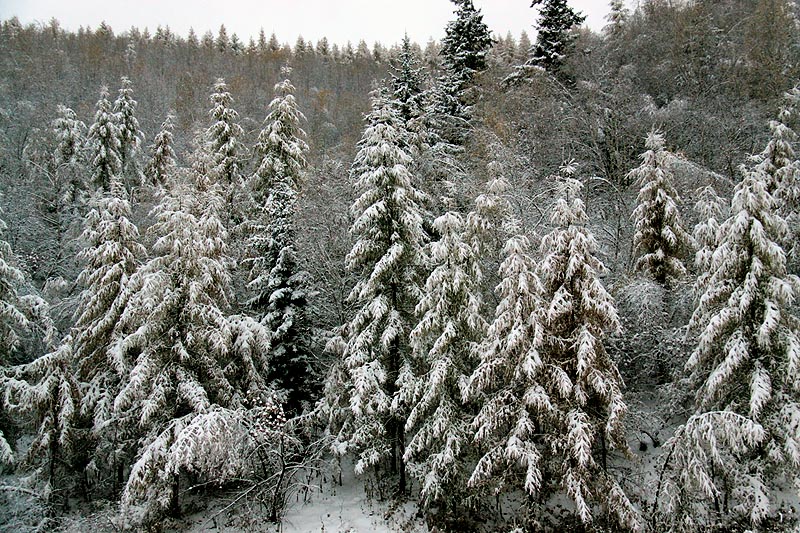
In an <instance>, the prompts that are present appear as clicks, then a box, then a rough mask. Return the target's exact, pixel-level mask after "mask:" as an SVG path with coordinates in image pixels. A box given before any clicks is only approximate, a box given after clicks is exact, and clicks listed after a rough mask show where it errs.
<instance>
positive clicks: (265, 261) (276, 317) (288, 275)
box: [248, 71, 312, 413]
mask: <svg viewBox="0 0 800 533" xmlns="http://www.w3.org/2000/svg"><path fill="white" fill-rule="evenodd" d="M285 74H287V75H288V74H289V72H288V71H286V72H285ZM293 93H294V86H292V84H291V82H290V81H289V80H288V79H285V80H284V81H282V82H280V83H278V84H277V85H276V86H275V94H276V96H275V99H273V101H272V102H271V103H270V105H269V113H268V114H267V118H266V119H265V121H264V129H263V130H262V131H261V133H260V134H259V136H258V142H257V144H256V147H255V151H256V154H258V156H259V158H260V160H259V162H258V167H257V169H256V172H255V174H254V175H253V176H252V177H251V178H250V186H251V190H252V191H253V198H254V200H255V201H256V202H258V205H257V208H256V209H257V210H256V221H255V223H254V227H253V230H252V236H251V237H250V238H249V241H248V242H249V247H250V251H249V254H250V255H251V256H254V257H253V259H252V266H251V269H250V282H249V283H248V288H249V289H250V290H251V291H252V292H253V293H254V295H253V297H252V298H251V299H250V300H249V302H248V307H250V308H251V309H252V310H253V311H255V312H256V314H257V316H258V318H259V320H261V323H262V324H263V325H264V326H265V327H266V328H267V329H268V330H269V331H270V332H271V333H272V338H271V341H270V350H271V352H272V367H271V375H270V379H271V381H273V383H274V384H275V385H277V386H279V387H280V388H282V389H284V390H285V391H286V392H287V393H288V396H287V409H288V411H289V412H292V413H294V412H298V411H299V409H300V404H301V400H302V399H305V398H307V397H308V392H309V390H310V388H311V379H310V378H311V376H312V372H311V367H310V363H311V338H310V331H309V330H310V326H309V323H308V319H307V312H306V307H307V305H308V297H309V294H308V279H307V278H308V273H306V272H305V271H302V270H301V269H300V266H299V265H298V261H297V251H296V244H295V240H296V232H295V211H296V209H297V207H296V206H297V195H298V192H299V189H300V186H301V184H302V182H303V173H304V171H305V169H306V166H307V163H306V159H305V157H306V153H307V152H308V145H307V144H306V143H305V141H304V140H303V137H304V136H305V132H304V131H303V130H302V128H301V127H300V121H301V120H303V119H305V117H304V116H303V114H302V113H301V112H300V110H299V109H298V107H297V103H296V101H295V99H294V94H293Z"/></svg>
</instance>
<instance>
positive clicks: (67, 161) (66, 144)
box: [53, 105, 86, 165]
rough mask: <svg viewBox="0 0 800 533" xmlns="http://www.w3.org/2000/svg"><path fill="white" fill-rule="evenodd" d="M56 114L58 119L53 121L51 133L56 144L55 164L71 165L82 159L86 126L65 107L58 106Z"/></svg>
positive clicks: (73, 112)
mask: <svg viewBox="0 0 800 533" xmlns="http://www.w3.org/2000/svg"><path fill="white" fill-rule="evenodd" d="M57 113H58V117H57V118H56V119H55V120H54V121H53V131H54V133H55V135H56V139H57V142H58V146H57V147H56V152H55V162H56V165H71V164H73V163H76V162H79V161H80V160H81V158H82V155H83V153H82V152H83V149H84V135H85V133H86V124H84V123H83V122H82V121H81V120H80V119H78V115H76V114H75V111H73V110H72V109H70V108H68V107H66V106H63V105H59V106H58V108H57Z"/></svg>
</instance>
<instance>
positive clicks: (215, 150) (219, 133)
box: [206, 78, 244, 227]
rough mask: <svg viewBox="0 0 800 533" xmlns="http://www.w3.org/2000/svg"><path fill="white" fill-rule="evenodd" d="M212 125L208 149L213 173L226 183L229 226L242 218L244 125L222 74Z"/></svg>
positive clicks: (213, 96)
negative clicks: (241, 124)
mask: <svg viewBox="0 0 800 533" xmlns="http://www.w3.org/2000/svg"><path fill="white" fill-rule="evenodd" d="M210 98H211V104H212V107H211V110H210V111H209V112H208V114H209V116H210V117H211V125H210V126H209V127H208V129H207V130H206V142H207V143H208V146H207V150H208V151H209V153H210V154H211V162H212V167H211V174H212V176H213V178H214V179H215V180H217V181H218V182H219V184H220V186H221V187H222V191H223V195H224V198H225V202H226V206H227V207H226V213H227V214H226V216H225V222H226V223H227V224H226V227H229V226H230V224H229V223H231V222H233V223H236V222H237V221H238V219H239V218H240V216H241V214H240V213H239V211H240V208H239V207H237V205H235V202H236V198H237V197H238V195H239V190H240V187H241V179H242V171H241V166H240V161H241V160H242V158H243V156H244V154H243V153H242V152H243V148H242V144H241V138H242V136H243V135H244V131H243V130H242V127H241V126H240V125H239V123H238V122H237V121H238V119H239V113H237V112H236V110H234V109H233V107H231V106H232V105H233V97H232V96H231V93H230V92H228V86H227V85H226V84H225V80H223V79H222V78H218V79H217V81H216V82H214V87H213V89H212V92H211V97H210Z"/></svg>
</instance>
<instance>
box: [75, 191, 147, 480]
mask: <svg viewBox="0 0 800 533" xmlns="http://www.w3.org/2000/svg"><path fill="white" fill-rule="evenodd" d="M127 198H128V195H127V192H126V191H125V187H124V186H123V185H122V183H121V180H120V179H119V178H116V179H114V180H113V181H112V185H111V191H109V192H108V193H106V194H105V195H103V196H102V197H100V198H98V199H97V200H96V204H95V206H94V207H93V209H92V210H91V211H90V212H89V214H88V215H87V216H86V221H85V224H84V232H83V235H82V240H83V242H84V243H85V248H84V249H83V250H82V251H81V253H80V255H79V258H80V259H81V260H82V261H83V263H84V268H83V270H82V271H81V273H80V274H79V276H78V284H79V285H80V286H82V288H83V290H82V292H81V294H80V297H79V303H78V308H77V311H76V314H75V325H74V327H73V329H72V333H71V346H70V350H71V352H72V357H73V358H74V360H75V374H76V379H77V380H78V381H79V382H80V383H81V387H82V389H83V392H82V398H81V402H80V405H79V406H77V407H78V408H79V410H80V411H79V412H80V416H81V418H83V419H86V420H88V421H89V427H90V428H91V437H92V438H91V442H92V443H93V444H94V446H96V448H94V456H93V462H94V468H95V469H96V471H97V472H102V471H103V470H104V469H106V468H111V469H112V471H113V472H114V474H117V475H118V474H119V472H118V469H121V468H122V467H123V465H121V464H120V461H121V458H122V457H124V453H123V452H122V450H121V449H120V446H123V442H122V440H121V439H119V438H118V432H119V430H120V429H121V428H120V427H118V425H117V423H116V420H115V418H114V413H113V411H114V400H115V398H116V395H117V393H118V392H119V390H120V386H121V382H120V370H121V369H120V368H119V366H118V365H117V364H116V361H114V359H113V358H112V357H111V355H110V353H109V347H110V346H111V345H112V344H113V342H114V341H115V340H116V338H117V337H118V336H119V335H120V334H121V332H120V331H119V329H118V326H117V324H118V322H119V321H120V318H121V317H122V314H123V313H124V311H125V308H126V306H127V304H128V300H129V298H130V296H131V294H130V290H129V283H130V279H131V277H132V276H133V275H134V273H135V272H136V270H137V268H138V267H139V264H140V261H142V260H143V259H144V258H145V254H146V250H145V248H144V246H143V245H142V244H140V242H139V230H138V229H137V228H136V225H134V224H133V223H132V222H131V206H130V203H129V202H128V199H127ZM115 482H116V483H119V482H121V480H120V479H116V480H115Z"/></svg>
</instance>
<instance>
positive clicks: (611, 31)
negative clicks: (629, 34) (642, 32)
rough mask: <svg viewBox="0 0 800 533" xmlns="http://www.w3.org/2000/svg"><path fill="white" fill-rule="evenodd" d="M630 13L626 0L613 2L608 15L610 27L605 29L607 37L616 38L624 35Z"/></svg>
mask: <svg viewBox="0 0 800 533" xmlns="http://www.w3.org/2000/svg"><path fill="white" fill-rule="evenodd" d="M629 13H630V11H629V10H628V8H627V7H626V6H625V0H611V2H610V3H609V11H608V15H606V20H607V21H608V25H607V26H606V27H604V28H603V31H604V32H605V33H606V35H611V36H614V35H619V34H620V33H622V30H623V28H624V26H625V22H626V21H627V20H628V16H629Z"/></svg>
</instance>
